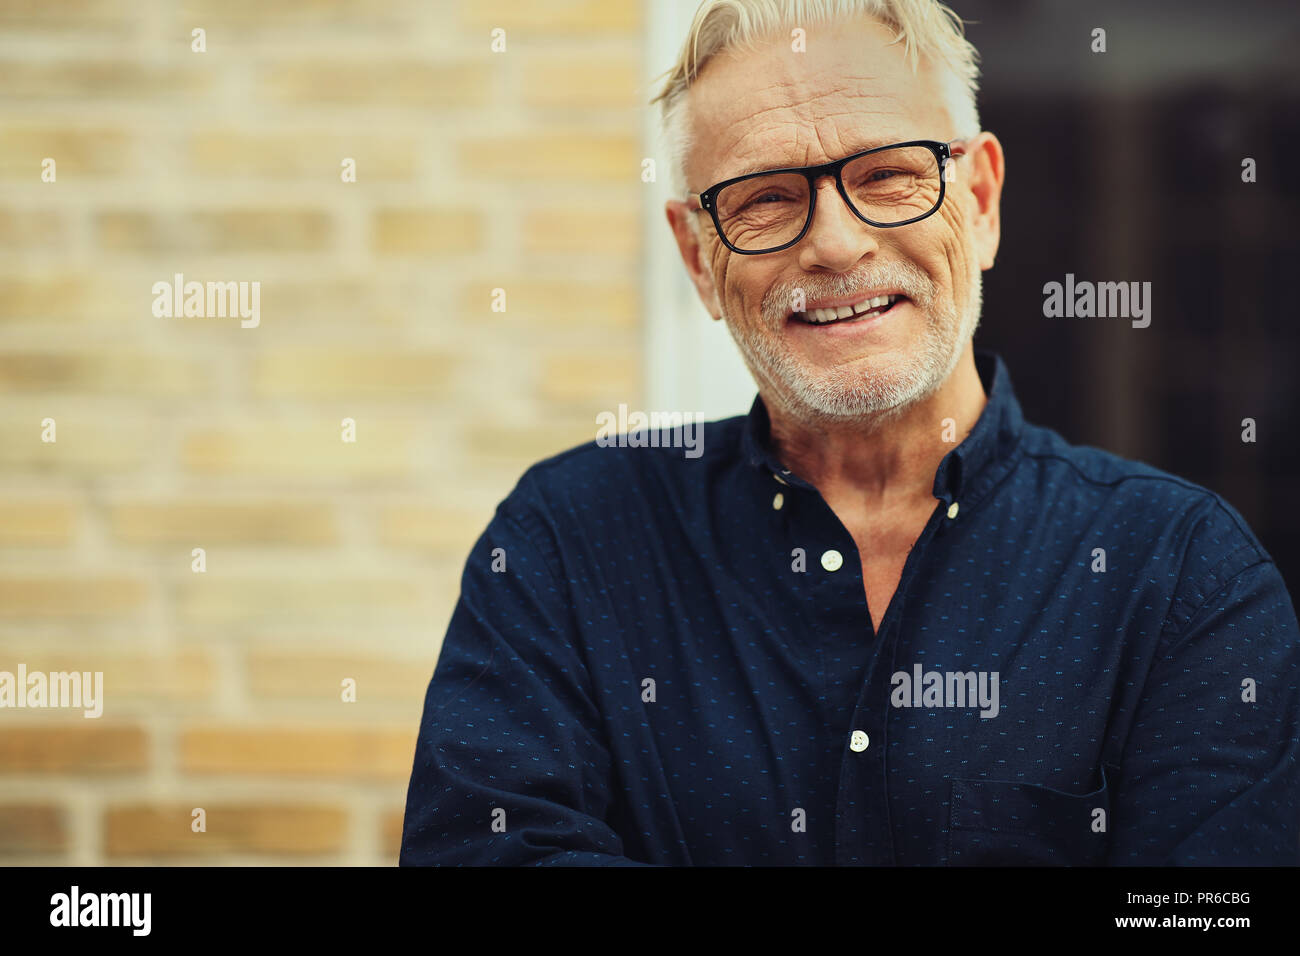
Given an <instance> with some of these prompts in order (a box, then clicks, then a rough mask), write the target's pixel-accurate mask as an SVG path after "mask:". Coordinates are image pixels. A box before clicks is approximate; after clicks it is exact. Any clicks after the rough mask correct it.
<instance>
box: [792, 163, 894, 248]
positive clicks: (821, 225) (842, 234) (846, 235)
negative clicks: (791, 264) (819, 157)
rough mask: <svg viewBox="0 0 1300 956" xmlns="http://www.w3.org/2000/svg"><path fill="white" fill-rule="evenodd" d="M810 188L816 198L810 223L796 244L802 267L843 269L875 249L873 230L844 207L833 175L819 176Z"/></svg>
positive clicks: (842, 198) (876, 246)
mask: <svg viewBox="0 0 1300 956" xmlns="http://www.w3.org/2000/svg"><path fill="white" fill-rule="evenodd" d="M813 188H814V189H815V190H816V198H817V202H816V203H815V204H814V207H813V221H812V222H811V223H810V224H809V226H808V232H807V234H806V235H805V236H804V237H803V241H802V242H801V243H799V255H800V261H801V264H802V265H803V266H804V268H808V267H809V266H813V265H819V266H822V267H825V268H830V269H845V268H848V267H850V266H852V265H854V264H855V263H857V262H858V261H859V260H860V259H861V258H862V257H863V256H865V255H868V254H870V253H873V252H875V251H876V250H877V249H878V248H879V243H878V242H877V241H876V236H875V230H876V227H874V226H869V225H867V224H866V223H865V222H863V221H862V220H861V219H859V218H858V217H857V215H856V214H855V213H854V212H853V210H852V209H850V208H849V207H848V205H847V204H846V203H845V202H844V197H843V196H841V195H840V192H839V190H838V189H836V188H835V178H834V177H833V176H826V177H823V178H822V179H820V180H818V181H817V182H816V183H815V184H814V186H813Z"/></svg>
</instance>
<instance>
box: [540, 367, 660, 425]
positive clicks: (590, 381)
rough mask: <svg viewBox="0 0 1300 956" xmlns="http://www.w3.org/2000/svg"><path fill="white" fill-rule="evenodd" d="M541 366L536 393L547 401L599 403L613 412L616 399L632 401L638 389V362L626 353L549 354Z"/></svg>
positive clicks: (639, 378) (639, 379)
mask: <svg viewBox="0 0 1300 956" xmlns="http://www.w3.org/2000/svg"><path fill="white" fill-rule="evenodd" d="M541 366H542V373H541V378H540V383H539V387H540V392H541V395H542V397H543V398H545V399H547V400H550V401H556V402H584V403H603V404H602V405H601V408H602V409H605V410H609V411H613V410H615V409H616V408H617V406H618V403H619V402H629V403H630V402H632V401H634V400H635V398H636V395H637V394H638V393H639V391H640V389H641V367H640V366H641V363H640V360H639V357H638V356H636V355H633V354H629V353H619V352H612V353H597V354H591V355H584V354H565V355H552V356H548V357H545V358H543V359H542V360H541ZM594 427H595V426H594V425H593V428H594ZM595 437H596V436H595V434H594V433H593V435H592V438H595Z"/></svg>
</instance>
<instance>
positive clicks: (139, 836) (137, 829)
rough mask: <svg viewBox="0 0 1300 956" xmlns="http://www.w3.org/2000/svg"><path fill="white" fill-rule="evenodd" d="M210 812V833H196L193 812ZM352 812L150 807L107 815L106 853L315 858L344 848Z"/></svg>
mask: <svg viewBox="0 0 1300 956" xmlns="http://www.w3.org/2000/svg"><path fill="white" fill-rule="evenodd" d="M196 806H197V807H201V808H202V809H203V810H204V811H205V818H204V825H205V827H206V829H205V830H204V831H203V832H201V833H195V832H194V831H193V829H192V827H193V824H194V816H193V811H194V809H195V807H196ZM347 829H348V816H347V811H346V810H344V809H343V808H341V807H330V806H319V805H309V804H294V803H286V804H274V805H271V804H227V803H219V804H211V805H209V804H207V803H206V802H204V801H202V800H199V801H197V802H196V803H195V804H194V805H183V804H173V805H157V804H145V805H134V806H123V807H114V808H112V809H110V810H109V811H108V812H107V813H106V814H105V819H104V837H105V838H104V852H105V853H106V854H107V855H108V856H110V857H123V856H171V857H188V858H195V859H203V858H210V857H214V856H220V855H222V854H233V853H239V854H276V855H284V856H309V855H312V854H319V853H335V852H339V851H341V850H342V849H343V848H344V841H345V839H346V836H347Z"/></svg>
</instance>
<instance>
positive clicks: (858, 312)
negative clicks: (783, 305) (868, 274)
mask: <svg viewBox="0 0 1300 956" xmlns="http://www.w3.org/2000/svg"><path fill="white" fill-rule="evenodd" d="M904 298H905V297H904V296H901V295H878V296H876V297H875V298H874V299H864V300H863V301H861V302H859V303H858V304H857V305H851V306H850V305H842V306H840V307H839V308H834V309H809V310H808V311H807V312H794V313H791V315H790V319H791V320H792V321H795V322H802V323H803V324H804V325H834V324H836V323H837V322H857V321H859V320H862V319H871V318H874V317H876V316H878V315H884V314H885V313H886V312H888V311H889V310H890V309H892V308H893V307H894V306H895V305H896V304H897V303H899V302H901V301H902V300H903V299H904Z"/></svg>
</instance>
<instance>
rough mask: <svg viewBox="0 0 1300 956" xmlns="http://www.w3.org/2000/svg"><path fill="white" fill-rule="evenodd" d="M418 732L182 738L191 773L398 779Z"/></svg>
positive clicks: (190, 733) (194, 733)
mask: <svg viewBox="0 0 1300 956" xmlns="http://www.w3.org/2000/svg"><path fill="white" fill-rule="evenodd" d="M340 706H343V705H340ZM416 733H417V731H416V728H414V727H411V728H406V729H402V730H384V729H352V728H337V729H321V728H313V729H310V730H296V729H279V730H277V729H247V728H239V727H207V728H195V729H191V730H186V731H183V732H182V733H181V735H180V761H181V766H182V768H183V769H184V770H185V772H186V773H212V774H269V775H275V776H313V777H337V778H343V779H347V780H371V779H382V780H393V781H396V780H403V779H406V778H409V776H410V774H411V767H412V765H413V762H414V757H415V739H416ZM0 746H3V744H0Z"/></svg>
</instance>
